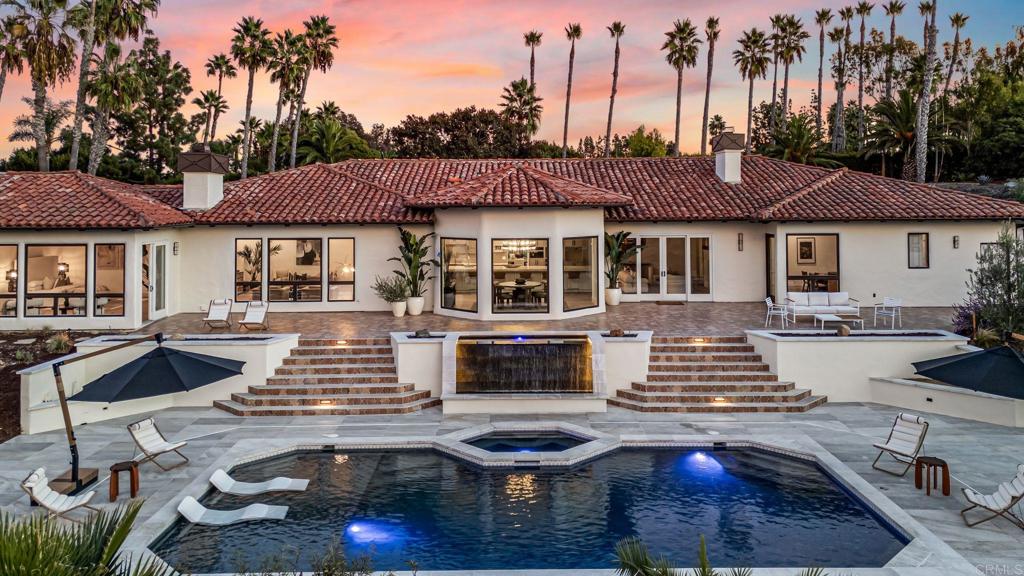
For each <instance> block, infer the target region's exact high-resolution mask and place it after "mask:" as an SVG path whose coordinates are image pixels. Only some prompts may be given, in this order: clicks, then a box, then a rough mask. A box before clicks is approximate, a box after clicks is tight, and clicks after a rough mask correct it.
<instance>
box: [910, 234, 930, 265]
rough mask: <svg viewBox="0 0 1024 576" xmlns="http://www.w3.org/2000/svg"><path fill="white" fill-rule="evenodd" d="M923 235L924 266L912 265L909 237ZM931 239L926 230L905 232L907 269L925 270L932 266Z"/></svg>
mask: <svg viewBox="0 0 1024 576" xmlns="http://www.w3.org/2000/svg"><path fill="white" fill-rule="evenodd" d="M913 236H924V251H923V252H922V254H924V266H914V265H913V264H912V263H911V261H910V254H911V252H910V247H911V240H910V239H911V237H913ZM931 252H932V239H931V236H930V235H929V233H928V232H907V268H908V269H909V270H927V269H929V268H931V267H932V254H931Z"/></svg>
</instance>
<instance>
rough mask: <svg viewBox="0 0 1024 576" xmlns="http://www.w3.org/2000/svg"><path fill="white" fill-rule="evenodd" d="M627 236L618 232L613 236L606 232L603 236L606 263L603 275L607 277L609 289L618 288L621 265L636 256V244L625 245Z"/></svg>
mask: <svg viewBox="0 0 1024 576" xmlns="http://www.w3.org/2000/svg"><path fill="white" fill-rule="evenodd" d="M629 234H630V233H629V232H626V231H625V230H619V231H618V232H616V233H615V234H609V233H607V232H606V233H605V235H604V257H605V260H606V261H607V263H606V265H605V271H604V275H605V276H607V277H608V287H609V288H612V289H614V288H618V287H619V272H621V271H622V265H623V263H625V262H626V260H629V259H630V258H633V257H634V256H636V243H635V242H634V243H633V244H632V245H627V240H628V239H629Z"/></svg>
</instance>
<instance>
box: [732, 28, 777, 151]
mask: <svg viewBox="0 0 1024 576" xmlns="http://www.w3.org/2000/svg"><path fill="white" fill-rule="evenodd" d="M739 43H740V47H739V49H738V50H733V53H732V61H733V63H734V64H736V66H738V67H739V69H740V77H742V78H744V79H745V80H747V81H748V82H749V83H750V89H749V91H748V93H747V142H746V151H747V152H750V136H751V132H750V128H751V125H752V123H753V116H754V115H753V111H754V80H755V79H756V78H765V77H766V76H767V75H768V63H769V61H768V51H769V50H771V42H770V41H769V40H768V37H767V36H766V35H765V33H764V32H761V31H760V30H758V29H757V28H751V29H750V30H747V31H745V32H743V36H741V37H740V42H739Z"/></svg>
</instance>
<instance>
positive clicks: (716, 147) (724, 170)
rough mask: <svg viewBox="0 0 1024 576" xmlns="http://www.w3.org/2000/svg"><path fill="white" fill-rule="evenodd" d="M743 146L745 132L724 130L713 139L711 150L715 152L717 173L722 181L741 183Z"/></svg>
mask: <svg viewBox="0 0 1024 576" xmlns="http://www.w3.org/2000/svg"><path fill="white" fill-rule="evenodd" d="M743 147H744V138H743V134H737V133H735V132H731V131H730V132H722V133H721V134H719V135H718V136H715V137H714V138H713V139H712V140H711V150H712V151H713V152H714V153H715V174H716V175H717V176H718V179H719V180H721V181H722V182H725V183H726V184H739V183H740V181H741V175H740V165H741V164H742V158H743Z"/></svg>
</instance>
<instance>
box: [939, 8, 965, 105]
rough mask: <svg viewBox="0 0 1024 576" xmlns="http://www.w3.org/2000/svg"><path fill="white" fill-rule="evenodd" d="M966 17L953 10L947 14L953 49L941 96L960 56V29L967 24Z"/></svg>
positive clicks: (947, 87) (945, 90)
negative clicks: (951, 30) (951, 31)
mask: <svg viewBox="0 0 1024 576" xmlns="http://www.w3.org/2000/svg"><path fill="white" fill-rule="evenodd" d="M968 19H970V16H967V15H966V14H963V13H962V12H955V13H953V14H951V15H950V16H949V23H950V24H951V25H952V26H953V51H952V56H951V57H950V59H949V72H948V73H947V74H946V84H945V86H943V87H942V95H943V96H945V95H946V92H948V91H949V84H950V82H951V81H952V80H953V67H954V66H956V61H957V60H958V59H959V58H960V30H961V29H963V27H964V26H966V25H967V20H968Z"/></svg>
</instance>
